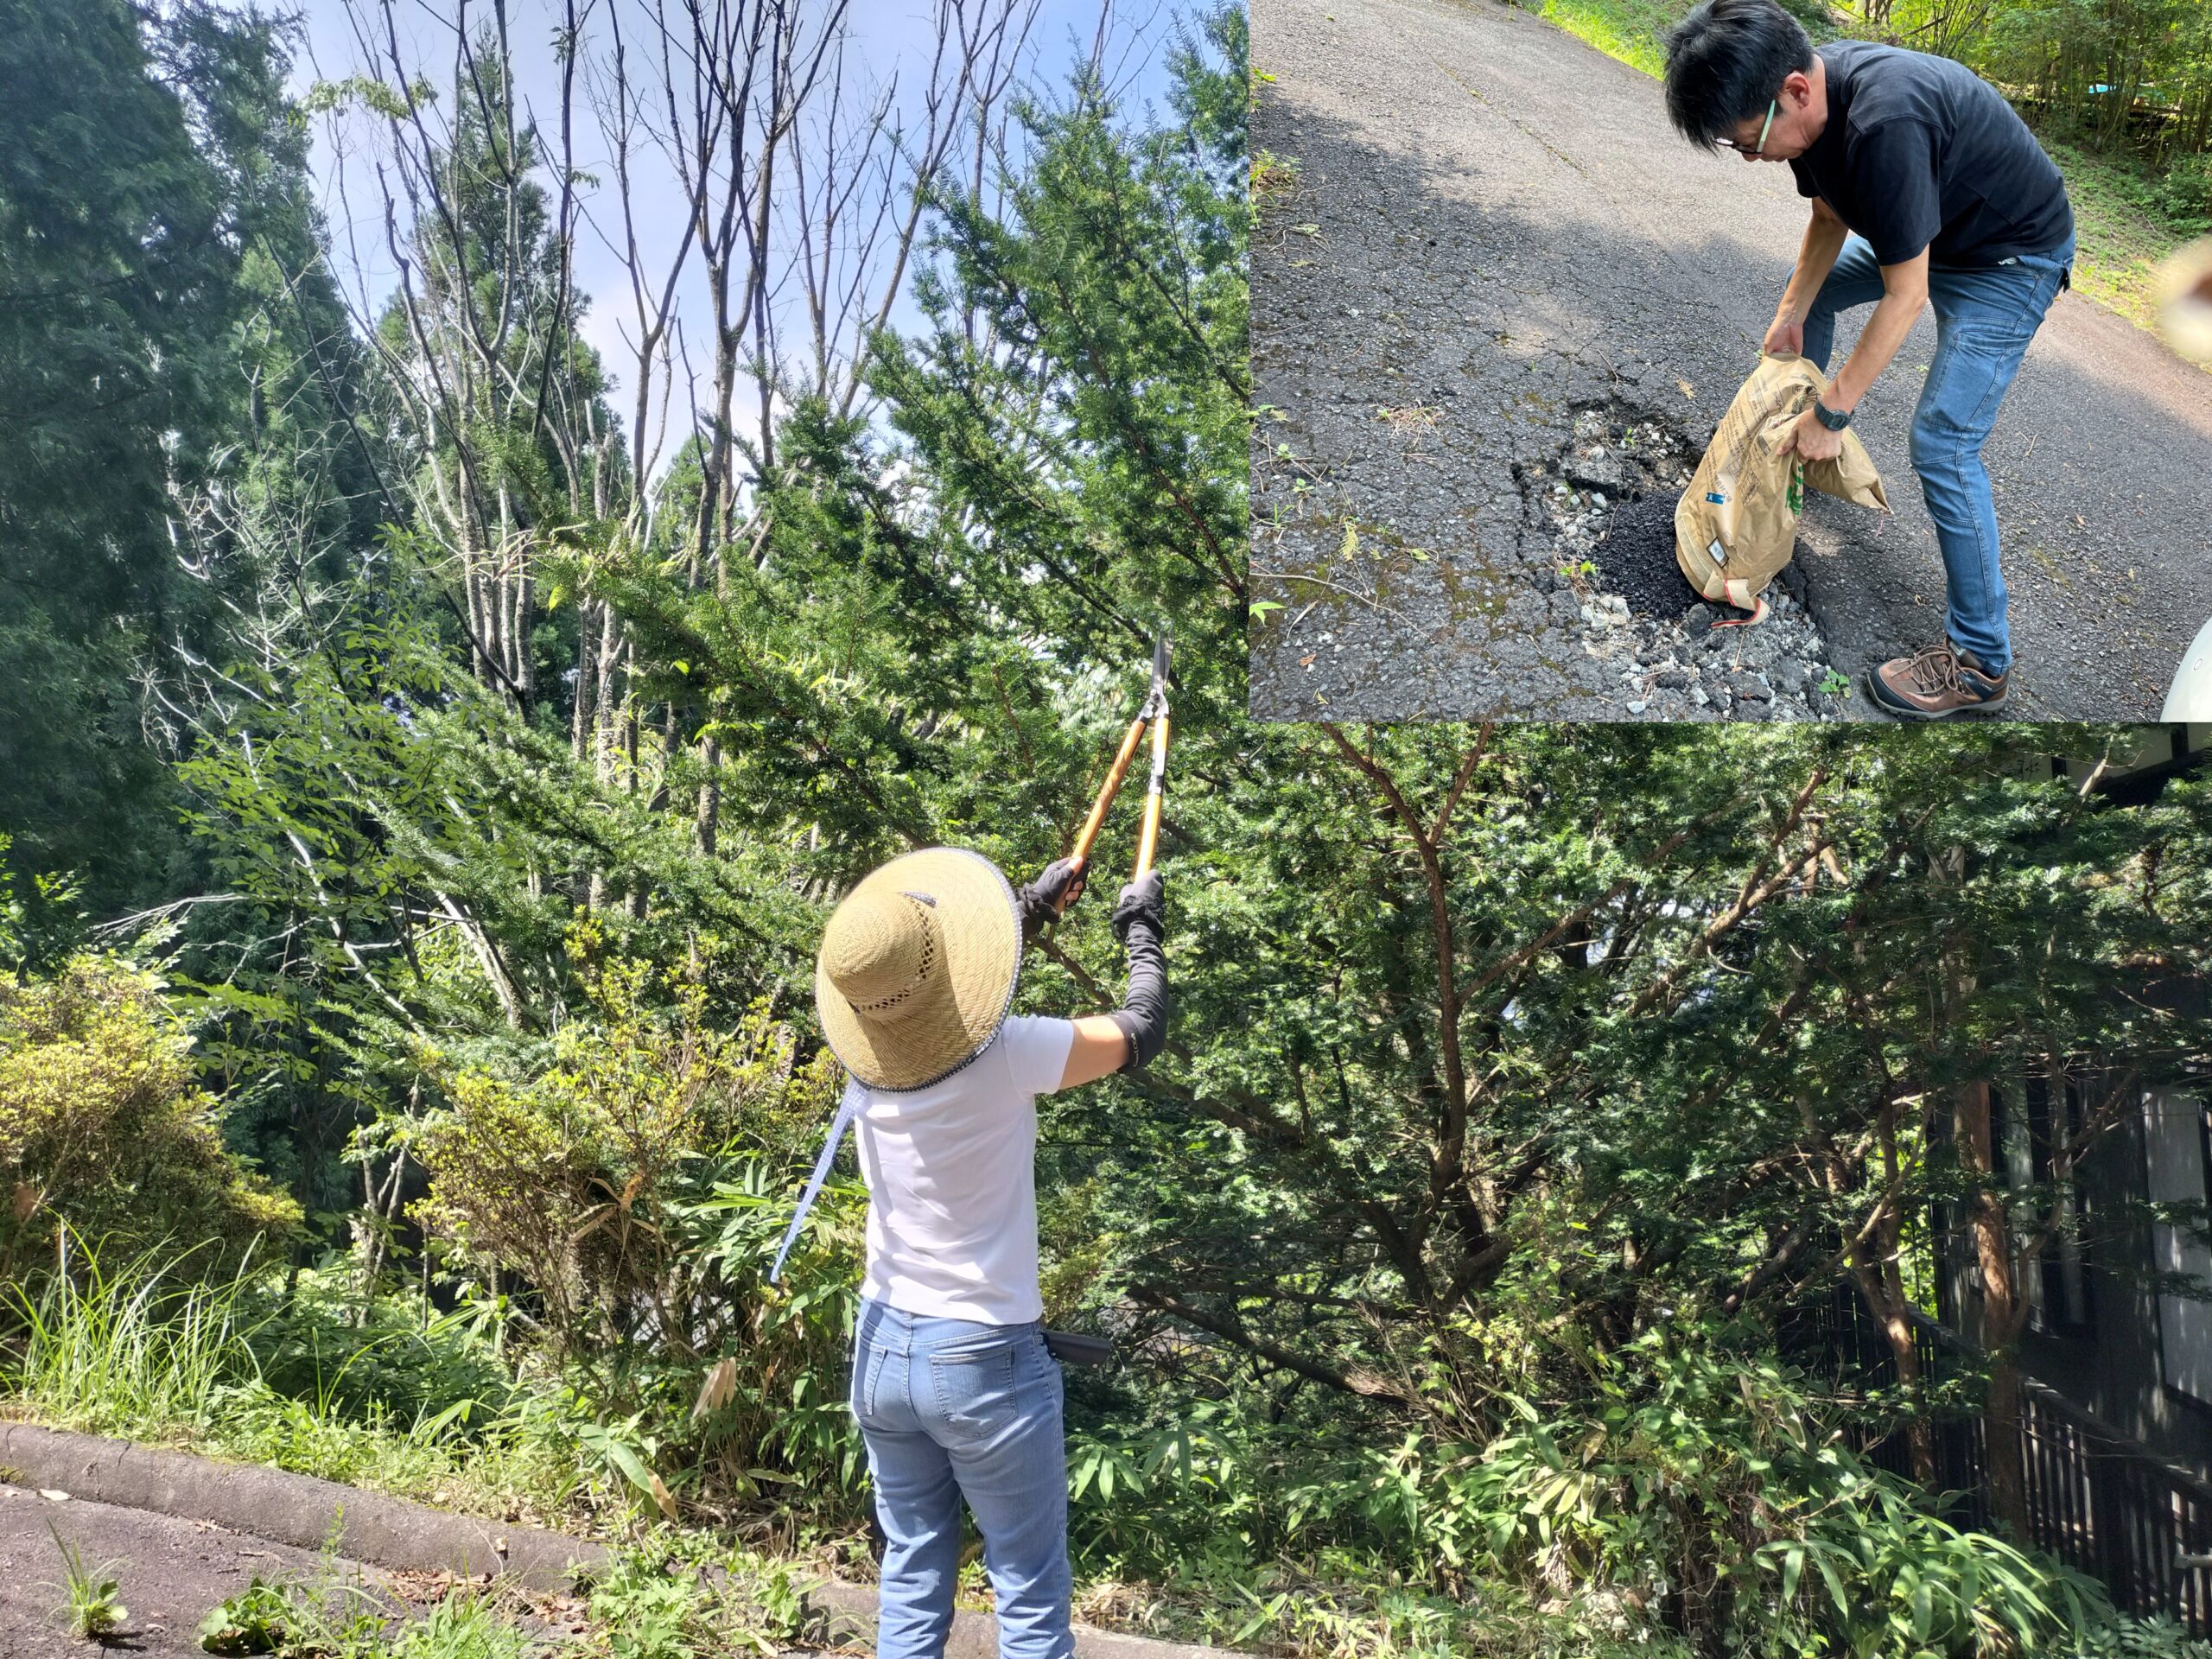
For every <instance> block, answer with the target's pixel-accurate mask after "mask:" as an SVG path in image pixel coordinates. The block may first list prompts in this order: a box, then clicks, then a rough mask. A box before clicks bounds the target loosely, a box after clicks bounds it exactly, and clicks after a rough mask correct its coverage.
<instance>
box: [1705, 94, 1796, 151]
mask: <svg viewBox="0 0 2212 1659" xmlns="http://www.w3.org/2000/svg"><path fill="white" fill-rule="evenodd" d="M1781 107H1782V100H1781V99H1778V98H1770V99H1767V101H1766V124H1765V125H1764V126H1762V127H1761V128H1760V129H1759V141H1758V143H1756V144H1751V145H1745V144H1739V143H1737V142H1736V141H1735V140H1734V139H1732V138H1724V139H1722V140H1721V141H1720V142H1721V144H1722V147H1723V148H1725V149H1732V150H1734V151H1735V152H1736V153H1737V154H1738V156H1764V155H1765V154H1766V136H1767V134H1769V133H1770V132H1772V131H1773V130H1774V118H1775V116H1776V114H1777V112H1778V111H1780V110H1781Z"/></svg>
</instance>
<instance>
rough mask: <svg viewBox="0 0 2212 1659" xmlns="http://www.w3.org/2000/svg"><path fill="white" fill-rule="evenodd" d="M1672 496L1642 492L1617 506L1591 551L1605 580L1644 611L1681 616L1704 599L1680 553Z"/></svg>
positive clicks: (1613, 590) (1608, 589) (1608, 586)
mask: <svg viewBox="0 0 2212 1659" xmlns="http://www.w3.org/2000/svg"><path fill="white" fill-rule="evenodd" d="M1675 500H1676V498H1675V497H1674V496H1671V495H1640V496H1638V497H1637V499H1635V500H1633V501H1629V502H1624V503H1623V504H1622V505H1620V506H1619V507H1617V508H1616V509H1614V512H1613V516H1612V518H1610V519H1609V520H1607V521H1606V524H1605V534H1604V535H1603V536H1601V537H1599V540H1598V545H1597V546H1596V547H1595V548H1593V549H1592V550H1591V555H1590V558H1591V562H1592V563H1593V564H1595V565H1596V566H1597V567H1598V577H1599V583H1600V585H1602V586H1603V587H1604V588H1605V591H1606V592H1607V593H1609V594H1619V595H1620V596H1621V597H1622V598H1623V599H1625V600H1626V601H1628V607H1629V609H1630V610H1631V611H1633V612H1634V613H1636V614H1637V615H1638V616H1656V617H1677V616H1680V615H1681V614H1682V613H1684V612H1685V611H1687V610H1688V609H1689V608H1690V607H1691V606H1693V605H1695V604H1697V603H1698V602H1699V600H1698V592H1697V589H1696V588H1693V587H1691V586H1690V585H1689V582H1688V581H1687V580H1686V579H1685V578H1684V577H1683V575H1682V567H1681V564H1680V563H1677V562H1676V560H1675Z"/></svg>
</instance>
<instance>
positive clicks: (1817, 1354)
mask: <svg viewBox="0 0 2212 1659" xmlns="http://www.w3.org/2000/svg"><path fill="white" fill-rule="evenodd" d="M1783 1338H1784V1343H1785V1346H1786V1347H1787V1348H1788V1349H1789V1351H1790V1353H1791V1355H1792V1357H1795V1358H1796V1359H1797V1360H1798V1361H1799V1363H1802V1364H1805V1365H1807V1366H1808V1367H1811V1368H1814V1369H1817V1370H1822V1371H1825V1372H1827V1374H1829V1375H1832V1376H1838V1377H1840V1378H1842V1379H1845V1380H1847V1381H1851V1380H1854V1379H1855V1380H1856V1381H1858V1382H1859V1383H1861V1384H1863V1385H1864V1386H1866V1387H1867V1388H1870V1389H1873V1388H1889V1387H1894V1386H1895V1385H1896V1383H1897V1367H1896V1364H1895V1362H1894V1361H1893V1359H1892V1358H1891V1353H1890V1347H1889V1343H1888V1341H1887V1340H1886V1339H1885V1338H1884V1337H1883V1335H1882V1332H1881V1331H1880V1329H1879V1328H1878V1326H1877V1325H1875V1324H1874V1322H1873V1320H1872V1319H1871V1318H1870V1317H1869V1316H1868V1314H1867V1313H1866V1305H1865V1304H1864V1303H1863V1302H1861V1301H1860V1300H1859V1297H1858V1294H1857V1293H1856V1292H1855V1291H1853V1289H1852V1287H1850V1286H1848V1285H1843V1286H1840V1287H1838V1291H1837V1294H1835V1295H1834V1297H1833V1298H1831V1299H1830V1300H1827V1301H1825V1302H1815V1303H1811V1304H1809V1305H1806V1306H1801V1307H1799V1308H1798V1309H1796V1310H1795V1311H1794V1312H1793V1313H1792V1314H1791V1316H1790V1318H1789V1320H1788V1322H1787V1323H1786V1324H1785V1326H1784V1329H1783ZM1914 1345H1915V1347H1916V1348H1917V1349H1918V1351H1919V1354H1920V1370H1921V1376H1922V1377H1923V1380H1924V1382H1925V1383H1928V1384H1929V1385H1931V1386H1932V1385H1933V1384H1934V1383H1936V1382H1937V1381H1939V1380H1940V1379H1942V1378H1943V1377H1945V1376H1955V1375H1956V1374H1957V1373H1958V1372H1959V1371H1960V1370H1961V1369H1962V1362H1968V1363H1970V1362H1971V1361H1972V1360H1973V1359H1974V1354H1973V1352H1972V1351H1971V1350H1969V1349H1967V1347H1966V1344H1964V1342H1963V1341H1962V1340H1961V1338H1959V1337H1958V1336H1957V1335H1956V1334H1955V1333H1954V1332H1950V1331H1948V1330H1946V1329H1945V1328H1944V1327H1942V1325H1937V1324H1936V1322H1935V1321H1934V1320H1932V1319H1924V1318H1918V1319H1916V1320H1915V1325H1914ZM2021 1392H2022V1396H2023V1397H2022V1400H2021V1408H2020V1450H2021V1461H2022V1463H2023V1465H2024V1469H2025V1476H2026V1481H2025V1484H2026V1487H2027V1501H2028V1525H2029V1530H2030V1533H2031V1536H2032V1539H2033V1541H2034V1542H2035V1543H2036V1544H2037V1546H2038V1547H2040V1548H2043V1549H2045V1550H2048V1551H2049V1552H2050V1554H2053V1555H2056V1557H2058V1559H2059V1560H2063V1561H2064V1562H2066V1563H2067V1564H2068V1565H2069V1566H2070V1567H2075V1568H2077V1569H2079V1570H2080V1571H2082V1572H2083V1573H2088V1574H2089V1575H2090V1576H2091V1577H2093V1578H2095V1579H2097V1580H2101V1581H2102V1583H2103V1584H2104V1585H2105V1586H2106V1587H2107V1589H2108V1590H2109V1591H2110V1592H2112V1597H2113V1601H2114V1602H2115V1603H2117V1604H2118V1605H2120V1607H2121V1608H2122V1609H2123V1610H2124V1611H2128V1612H2132V1613H2139V1614H2145V1615H2147V1614H2152V1613H2165V1614H2168V1615H2170V1616H2171V1617H2172V1618H2175V1619H2177V1620H2178V1621H2179V1622H2180V1623H2181V1624H2182V1625H2183V1627H2184V1628H2185V1629H2186V1630H2188V1631H2189V1633H2190V1635H2191V1636H2196V1637H2212V1482H2207V1481H2204V1480H2202V1479H2200V1478H2198V1477H2196V1475H2194V1474H2192V1473H2190V1471H2188V1470H2186V1469H2183V1468H2179V1467H2177V1466H2176V1465H2172V1464H2170V1463H2168V1462H2166V1461H2165V1460H2164V1459H2161V1458H2159V1457H2158V1456H2157V1455H2156V1454H2155V1453H2153V1452H2152V1451H2151V1450H2150V1449H2149V1448H2148V1447H2145V1446H2141V1445H2139V1444H2138V1443H2137V1442H2136V1441H2134V1440H2130V1439H2128V1438H2127V1437H2126V1436H2125V1435H2123V1434H2121V1433H2119V1432H2118V1431H2117V1430H2115V1429H2113V1428H2112V1427H2110V1426H2108V1425H2107V1424H2105V1423H2102V1422H2100V1421H2098V1420H2097V1419H2096V1418H2094V1417H2093V1416H2091V1415H2090V1414H2088V1412H2086V1411H2084V1410H2082V1408H2080V1407H2079V1406H2076V1405H2075V1404H2074V1403H2073V1402H2071V1401H2069V1400H2068V1399H2066V1398H2065V1396H2064V1395H2061V1394H2059V1393H2057V1392H2056V1390H2055V1389H2050V1388H2049V1387H2047V1386H2046V1385H2044V1384H2043V1383H2037V1382H2036V1381H2035V1380H2034V1379H2033V1378H2031V1377H2023V1378H2022V1379H2021ZM1934 1428H1935V1451H1936V1486H1937V1488H1938V1489H1939V1490H1940V1491H1942V1493H1943V1494H1944V1501H1945V1503H1946V1505H1947V1507H1948V1510H1949V1512H1950V1518H1951V1519H1952V1520H1954V1521H1955V1522H1957V1523H1958V1524H1959V1525H1961V1526H1967V1527H1973V1528H1974V1529H1981V1530H1986V1529H1989V1528H1990V1526H1991V1524H1992V1520H1991V1514H1990V1508H1989V1493H1988V1483H1987V1478H1986V1471H1987V1457H1986V1446H1985V1441H1984V1440H1983V1425H1982V1420H1981V1418H1980V1416H1978V1415H1966V1414H1939V1415H1938V1417H1937V1419H1936V1422H1935V1425H1934ZM1859 1449H1860V1450H1861V1451H1862V1452H1865V1453H1866V1455H1867V1457H1868V1458H1870V1459H1872V1461H1873V1462H1874V1463H1876V1464H1878V1465H1880V1466H1881V1467H1883V1468H1885V1469H1888V1470H1890V1471H1892V1472H1893V1473H1896V1474H1899V1475H1904V1476H1907V1477H1910V1475H1911V1473H1912V1457H1911V1452H1910V1446H1909V1445H1908V1443H1907V1441H1906V1439H1905V1436H1904V1433H1902V1432H1899V1433H1891V1434H1887V1435H1878V1436H1877V1435H1870V1436H1869V1437H1868V1440H1867V1443H1866V1444H1865V1445H1862V1446H1861V1447H1860V1448H1859Z"/></svg>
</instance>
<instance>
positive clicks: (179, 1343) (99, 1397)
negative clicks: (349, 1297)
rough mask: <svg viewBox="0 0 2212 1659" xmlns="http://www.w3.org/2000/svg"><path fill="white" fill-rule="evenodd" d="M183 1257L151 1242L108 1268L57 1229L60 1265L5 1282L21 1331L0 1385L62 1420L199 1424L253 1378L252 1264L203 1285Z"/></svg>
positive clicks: (97, 1424) (117, 1425) (156, 1427)
mask: <svg viewBox="0 0 2212 1659" xmlns="http://www.w3.org/2000/svg"><path fill="white" fill-rule="evenodd" d="M192 1255H193V1252H192V1251H189V1250H187V1251H183V1252H179V1251H176V1250H174V1249H166V1248H163V1247H158V1246H157V1247H156V1248H154V1249H148V1250H144V1251H143V1252H141V1253H139V1254H138V1255H133V1256H130V1258H128V1259H127V1260H126V1261H124V1262H123V1263H122V1264H121V1266H119V1267H117V1268H112V1269H111V1268H108V1267H105V1266H103V1265H102V1262H101V1260H100V1254H99V1249H97V1248H91V1247H87V1246H86V1245H84V1244H83V1243H79V1242H78V1241H76V1240H74V1239H72V1238H70V1237H69V1236H67V1235H66V1234H65V1235H64V1249H63V1251H62V1256H61V1261H60V1263H59V1271H57V1272H55V1273H54V1274H52V1275H51V1276H50V1277H48V1278H47V1279H45V1280H44V1281H42V1282H41V1284H40V1286H39V1287H38V1288H37V1290H36V1291H35V1293H34V1292H33V1291H31V1290H29V1289H28V1288H26V1287H23V1286H21V1285H10V1286H9V1287H6V1292H5V1296H6V1299H7V1300H6V1302H5V1303H0V1313H4V1315H6V1316H7V1317H8V1319H10V1322H13V1323H18V1324H20V1325H21V1326H22V1333H23V1334H22V1355H21V1358H20V1359H19V1360H18V1361H16V1363H12V1364H10V1365H9V1366H8V1367H7V1369H6V1370H0V1384H4V1385H5V1386H6V1388H7V1389H8V1390H9V1391H10V1392H11V1393H14V1394H16V1395H19V1396H20V1397H21V1398H22V1402H24V1404H26V1405H27V1406H29V1408H31V1410H32V1411H33V1412H34V1413H35V1414H37V1415H38V1416H40V1417H41V1418H43V1419H45V1420H47V1421H52V1422H56V1423H60V1424H64V1425H67V1426H68V1427H74V1428H88V1429H95V1430H99V1431H101V1432H104V1433H118V1434H131V1435H162V1434H168V1433H175V1432H177V1431H180V1430H182V1431H186V1432H192V1431H198V1430H204V1429H205V1428H206V1427H207V1424H208V1414H209V1411H210V1408H211V1406H212V1405H213V1402H215V1401H216V1400H217V1399H219V1397H220V1395H221V1391H222V1390H223V1389H225V1388H226V1387H227V1386H234V1385H236V1384H238V1383H243V1382H249V1381H255V1380H257V1379H258V1377H259V1375H260V1372H259V1367H258V1366H257V1363H256V1362H255V1359H254V1355H253V1349H252V1346H251V1344H250V1343H249V1342H248V1340H247V1338H248V1336H249V1334H250V1332H249V1330H248V1327H247V1325H246V1324H245V1319H244V1318H243V1313H244V1310H245V1306H246V1305H247V1302H248V1297H249V1293H250V1292H251V1289H252V1287H253V1276H254V1270H253V1269H251V1268H250V1267H246V1266H241V1267H240V1268H239V1269H238V1273H237V1274H236V1275H235V1276H233V1277H232V1278H231V1279H229V1280H227V1281H221V1280H218V1281H212V1282H203V1281H196V1280H194V1279H193V1278H192V1277H190V1274H189V1269H190V1267H191V1259H192Z"/></svg>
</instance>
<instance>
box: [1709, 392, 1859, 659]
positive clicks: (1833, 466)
mask: <svg viewBox="0 0 2212 1659" xmlns="http://www.w3.org/2000/svg"><path fill="white" fill-rule="evenodd" d="M1824 391H1827V379H1826V378H1824V377H1823V376H1822V375H1821V372H1820V371H1819V370H1818V369H1816V368H1815V367H1814V366H1813V365H1812V363H1811V362H1810V361H1809V360H1808V359H1805V358H1802V357H1762V358H1761V359H1759V365H1758V369H1757V370H1756V371H1755V372H1753V373H1752V375H1751V378H1750V379H1748V380H1746V381H1745V382H1744V385H1743V390H1742V391H1738V393H1737V394H1736V400H1735V402H1733V403H1732V404H1729V405H1728V412H1727V414H1726V415H1724V416H1721V420H1720V429H1719V431H1717V432H1715V433H1714V434H1713V442H1712V443H1711V444H1709V445H1707V448H1706V451H1705V458H1704V459H1703V460H1702V461H1699V462H1698V464H1697V471H1696V473H1695V474H1693V475H1692V476H1691V479H1690V486H1689V488H1688V489H1687V490H1685V491H1683V492H1682V499H1681V501H1680V502H1679V503H1678V504H1677V505H1675V563H1678V564H1680V565H1681V567H1682V574H1683V575H1685V576H1687V577H1688V578H1689V583H1690V586H1691V587H1693V588H1696V589H1697V590H1698V592H1699V593H1700V594H1704V595H1705V597H1706V598H1707V599H1709V600H1719V601H1725V602H1726V603H1728V604H1730V605H1733V606H1734V607H1736V608H1737V609H1738V610H1740V611H1749V612H1751V613H1752V614H1751V616H1750V617H1748V618H1746V619H1745V620H1748V621H1753V622H1756V621H1758V620H1761V619H1762V618H1764V616H1765V615H1766V601H1765V600H1764V599H1763V598H1761V597H1760V594H1761V593H1762V592H1763V591H1764V588H1765V587H1766V585H1767V583H1768V582H1771V581H1773V580H1774V577H1775V574H1776V573H1777V571H1779V570H1780V569H1782V567H1783V565H1785V564H1788V563H1789V556H1790V553H1791V552H1792V550H1795V549H1796V545H1797V513H1798V510H1799V509H1800V508H1802V506H1803V505H1804V504H1805V486H1807V485H1810V486H1812V487H1813V488H1815V489H1816V490H1818V491H1820V492H1821V493H1822V494H1823V495H1833V496H1837V497H1840V498H1841V499H1843V500H1846V501H1853V502H1856V503H1858V505H1860V506H1862V507H1872V508H1874V509H1875V510H1876V511H1878V512H1888V511H1889V508H1890V498H1889V496H1888V495H1887V494H1886V493H1884V491H1883V489H1882V479H1881V474H1878V473H1877V472H1876V471H1875V470H1874V459H1873V457H1872V456H1871V455H1869V454H1867V453H1866V445H1865V444H1863V443H1861V442H1859V435H1858V434H1857V433H1856V432H1853V431H1849V430H1847V431H1846V432H1845V433H1844V435H1843V453H1842V454H1840V455H1838V456H1837V457H1836V458H1835V459H1834V461H1812V462H1810V463H1806V462H1801V461H1799V460H1798V459H1797V457H1796V454H1788V455H1784V454H1780V453H1778V450H1779V446H1780V445H1781V443H1782V442H1783V439H1784V438H1786V437H1788V436H1789V429H1790V428H1791V427H1792V426H1794V425H1796V423H1797V420H1798V417H1799V416H1802V415H1803V414H1804V412H1805V411H1806V410H1808V409H1810V408H1811V407H1812V406H1813V400H1814V399H1815V398H1816V397H1819V396H1820V395H1821V393H1822V392H1824Z"/></svg>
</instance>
